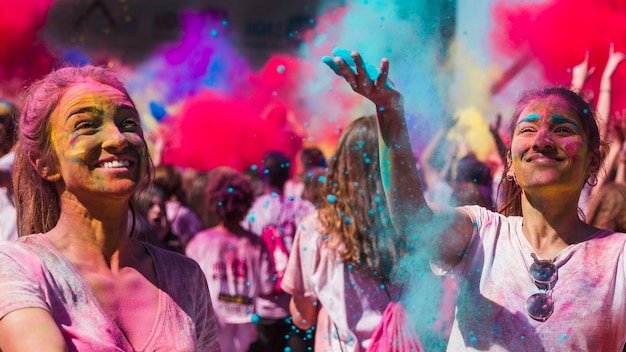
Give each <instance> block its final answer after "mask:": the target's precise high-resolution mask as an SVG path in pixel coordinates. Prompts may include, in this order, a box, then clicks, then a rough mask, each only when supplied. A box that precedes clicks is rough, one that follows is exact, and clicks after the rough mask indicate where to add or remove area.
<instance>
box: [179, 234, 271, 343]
mask: <svg viewBox="0 0 626 352" xmlns="http://www.w3.org/2000/svg"><path fill="white" fill-rule="evenodd" d="M185 254H186V255H187V256H188V257H190V258H192V259H194V260H195V261H196V262H198V264H199V265H200V268H202V271H203V272H204V274H205V276H206V278H207V281H208V284H209V291H210V292H211V301H212V302H213V310H214V312H215V317H216V318H217V324H218V328H219V329H218V330H219V335H220V346H221V347H222V350H224V351H243V352H245V351H247V350H248V347H249V346H250V344H251V343H253V342H254V341H255V340H256V326H255V325H254V323H253V322H252V315H253V314H255V313H256V310H255V306H254V304H255V302H256V301H257V300H258V298H259V295H269V294H270V293H272V291H273V290H274V281H273V280H272V275H273V269H272V264H271V262H270V258H269V252H268V250H267V247H266V246H265V243H263V240H262V239H261V238H260V237H258V236H256V235H255V234H249V235H247V236H246V235H243V236H236V235H233V234H230V233H226V232H223V231H220V230H219V229H217V228H211V229H207V230H204V231H202V232H199V233H197V234H196V235H195V236H193V237H192V238H191V241H189V243H188V244H187V247H186V248H185Z"/></svg>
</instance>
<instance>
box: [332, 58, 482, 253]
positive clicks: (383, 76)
mask: <svg viewBox="0 0 626 352" xmlns="http://www.w3.org/2000/svg"><path fill="white" fill-rule="evenodd" d="M334 54H335V57H334V58H332V59H331V58H329V57H326V58H325V59H324V62H325V63H326V64H327V65H328V66H329V67H330V68H331V69H333V71H334V72H335V73H336V74H338V75H339V76H341V77H343V78H344V79H345V80H346V82H348V84H350V86H351V87H352V89H353V90H354V91H355V92H356V93H358V94H360V95H362V96H364V97H365V98H367V99H369V100H371V101H372V102H373V103H374V104H375V105H376V112H377V117H378V119H377V120H378V130H379V136H380V139H379V157H380V168H381V177H382V182H383V186H384V188H385V196H386V197H387V203H388V205H389V212H390V215H391V221H392V223H393V226H394V227H395V228H396V230H397V231H398V232H399V233H404V234H412V233H419V234H420V235H422V234H432V235H434V236H436V237H434V238H428V237H427V236H419V237H420V238H424V239H425V241H426V243H424V242H422V243H421V244H422V245H424V244H428V243H431V244H436V245H437V248H438V250H439V254H440V257H441V259H442V260H443V261H444V262H446V263H448V264H456V263H458V261H460V259H461V257H460V256H459V254H462V253H463V252H465V249H466V248H467V246H468V245H469V240H470V237H471V233H472V223H471V221H470V219H469V217H468V216H467V215H466V214H465V213H464V212H460V211H456V212H454V213H453V215H452V217H447V216H445V217H444V216H436V217H435V216H433V215H435V214H434V213H433V211H432V209H431V208H430V207H429V206H428V203H427V202H426V200H425V198H424V193H423V190H422V184H421V182H420V179H419V175H418V172H417V160H416V158H415V155H414V154H413V150H412V147H411V140H410V137H409V131H408V128H407V126H406V121H405V119H404V102H403V97H402V95H401V94H400V92H399V91H397V90H396V89H395V88H394V86H393V84H391V83H390V82H389V81H388V80H387V77H388V73H389V61H388V60H387V59H382V61H381V65H380V69H379V71H378V72H375V70H373V69H372V68H371V66H368V65H366V64H365V63H364V62H363V60H362V58H361V55H360V54H359V53H358V52H354V51H353V52H351V53H350V54H349V56H348V55H346V52H345V51H341V52H339V53H337V52H335V53H334ZM448 215H449V214H448ZM440 220H442V221H446V222H445V223H444V224H443V228H441V230H442V231H432V229H433V228H434V227H432V226H428V228H429V229H430V230H429V231H424V229H425V228H426V227H425V225H432V222H433V221H440ZM438 228H439V227H438ZM444 228H445V230H444Z"/></svg>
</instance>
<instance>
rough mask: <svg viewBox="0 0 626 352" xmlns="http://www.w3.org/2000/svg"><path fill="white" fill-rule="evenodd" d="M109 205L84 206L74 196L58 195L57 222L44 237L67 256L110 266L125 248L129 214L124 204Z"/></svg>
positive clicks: (126, 205) (126, 204) (127, 237)
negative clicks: (87, 259) (59, 201)
mask: <svg viewBox="0 0 626 352" xmlns="http://www.w3.org/2000/svg"><path fill="white" fill-rule="evenodd" d="M109 203H110V202H109ZM109 203H107V204H97V205H93V206H91V207H86V206H85V205H84V204H83V203H81V202H79V201H78V200H77V199H76V198H75V197H71V196H65V195H64V196H61V214H60V217H59V221H58V222H57V224H56V226H55V227H54V228H53V229H52V230H51V231H49V232H48V233H46V236H47V237H48V238H49V239H50V241H52V243H53V244H54V245H55V246H56V247H57V249H59V251H61V252H62V253H63V254H65V255H67V256H74V257H82V258H93V259H94V260H95V259H96V257H100V258H102V259H104V260H105V261H106V262H107V263H111V260H112V259H113V257H114V256H117V255H119V254H120V253H119V252H120V249H121V248H123V247H125V246H126V245H128V243H127V242H128V240H129V236H128V233H129V229H128V224H129V218H130V212H129V208H128V203H127V202H125V203H122V202H119V204H109ZM115 205H117V206H115Z"/></svg>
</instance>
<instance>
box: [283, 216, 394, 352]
mask: <svg viewBox="0 0 626 352" xmlns="http://www.w3.org/2000/svg"><path fill="white" fill-rule="evenodd" d="M320 228H321V225H320V222H319V220H318V218H317V213H314V214H312V215H310V216H307V217H306V218H305V219H304V220H303V221H302V223H301V224H300V226H299V227H298V232H297V233H296V238H295V241H294V244H293V249H292V252H291V255H290V256H289V263H288V264H287V271H286V272H285V276H284V277H283V281H282V287H283V289H284V290H285V291H286V292H289V293H291V294H292V295H295V296H304V297H315V298H316V299H317V300H318V301H319V302H320V304H321V306H322V307H323V310H322V311H321V312H320V314H319V315H318V319H317V326H316V331H315V351H318V352H320V351H342V350H343V351H345V352H353V351H360V350H364V349H365V348H366V347H367V346H368V344H369V339H370V336H371V335H372V333H373V332H374V329H375V328H376V327H377V326H378V324H379V323H380V320H381V316H382V313H383V311H384V310H385V308H386V306H387V304H388V303H389V298H388V297H387V293H386V292H385V290H384V288H383V287H382V286H381V282H380V281H377V280H375V279H374V278H373V277H372V276H370V275H365V274H362V273H360V272H359V271H357V270H355V269H353V268H352V267H351V266H349V265H344V263H343V260H342V259H341V258H339V257H337V256H336V255H335V252H334V251H330V250H328V249H326V248H325V247H324V246H322V243H323V241H324V237H323V234H322V233H320V231H319V230H320ZM387 289H388V290H389V294H390V295H391V296H392V297H398V296H399V294H400V288H399V287H392V286H388V287H387ZM338 336H339V337H341V342H340V341H339V339H338V338H337V337H338ZM340 344H341V345H340Z"/></svg>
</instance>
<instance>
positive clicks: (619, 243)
mask: <svg viewBox="0 0 626 352" xmlns="http://www.w3.org/2000/svg"><path fill="white" fill-rule="evenodd" d="M348 56H349V57H344V56H341V55H337V56H335V57H334V58H329V59H326V60H325V62H326V63H327V64H328V65H329V66H330V67H331V69H333V71H334V72H335V73H336V74H338V75H340V76H341V77H343V78H344V79H345V80H346V82H347V83H349V84H350V86H351V87H352V89H353V90H354V91H355V92H357V93H359V94H361V95H363V96H365V97H366V98H368V99H369V100H371V101H372V102H373V103H374V104H375V105H376V111H377V116H378V131H379V137H380V143H379V155H380V156H381V161H380V164H381V175H380V177H381V178H382V181H383V184H384V188H385V195H386V197H387V202H388V204H389V208H390V219H391V222H392V223H393V226H394V228H395V229H396V231H397V232H399V233H404V234H407V236H408V235H412V234H419V237H418V240H417V242H416V243H414V245H415V247H416V248H422V249H423V252H425V253H427V254H428V258H423V259H425V261H427V260H430V263H431V264H432V266H433V268H434V270H435V271H436V272H438V273H447V274H451V276H452V277H453V278H454V279H455V281H456V283H457V287H458V298H457V301H456V312H455V320H454V324H453V327H452V331H451V335H450V338H449V341H448V345H447V349H448V351H622V349H623V348H624V344H625V342H626V294H625V288H626V250H625V249H624V248H626V234H624V233H621V232H614V231H610V230H603V229H599V228H596V227H594V226H591V225H589V224H587V223H585V222H584V220H583V219H582V218H581V215H579V214H580V212H579V209H578V204H579V198H580V196H581V192H582V189H583V187H585V184H588V185H589V186H594V185H595V184H596V183H597V173H598V171H599V169H600V163H601V156H602V149H603V144H602V142H601V139H600V132H599V128H598V124H597V121H596V116H595V111H594V109H593V107H592V106H591V105H590V104H589V103H588V102H587V101H586V100H585V99H584V98H583V97H581V96H580V95H578V94H576V93H575V92H573V91H571V90H569V89H568V88H565V87H548V88H544V89H538V90H531V91H527V92H525V93H523V94H522V95H521V97H520V99H519V100H518V102H517V106H516V110H515V112H514V114H513V117H512V122H513V124H512V131H511V146H510V148H509V150H508V156H507V164H506V168H505V172H504V175H503V176H504V177H503V178H502V181H501V187H503V193H502V194H504V201H503V203H502V204H503V205H502V207H501V209H499V212H494V211H490V210H488V209H486V208H484V207H481V206H476V205H472V206H462V207H457V208H448V209H439V208H437V209H434V208H431V207H430V205H429V204H428V203H427V202H426V201H425V199H424V194H423V191H422V185H421V183H420V179H419V176H418V173H417V169H416V158H415V155H414V154H413V149H412V146H411V140H410V137H409V130H408V127H407V122H406V121H405V116H404V106H403V97H402V95H401V94H400V93H399V91H397V90H396V89H395V87H393V85H392V84H391V83H389V82H388V81H387V75H388V72H389V62H388V61H387V60H383V61H382V63H381V66H380V73H379V74H378V73H376V74H375V75H371V74H368V72H367V71H366V68H365V67H366V65H365V64H364V63H363V60H362V59H361V56H360V55H359V54H358V53H356V52H352V53H351V54H348ZM425 257H426V256H425ZM417 279H418V278H416V280H417ZM426 349H427V350H428V348H426Z"/></svg>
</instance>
